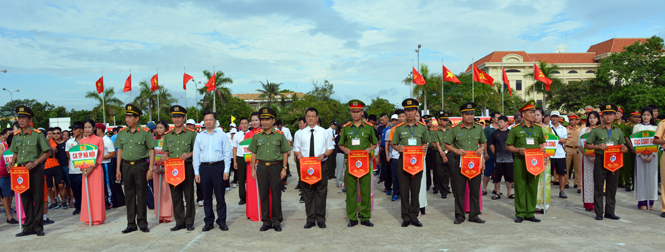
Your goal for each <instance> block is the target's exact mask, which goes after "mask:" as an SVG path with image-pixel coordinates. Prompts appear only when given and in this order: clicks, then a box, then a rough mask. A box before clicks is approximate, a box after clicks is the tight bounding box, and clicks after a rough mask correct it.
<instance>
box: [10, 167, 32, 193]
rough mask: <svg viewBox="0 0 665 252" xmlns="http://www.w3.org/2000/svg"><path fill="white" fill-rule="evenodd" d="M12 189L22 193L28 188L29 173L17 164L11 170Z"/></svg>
mask: <svg viewBox="0 0 665 252" xmlns="http://www.w3.org/2000/svg"><path fill="white" fill-rule="evenodd" d="M11 178H12V190H13V191H15V192H17V193H18V194H22V193H24V192H25V191H27V190H28V189H30V174H29V173H28V169H26V168H25V167H23V166H17V167H14V168H12V170H11Z"/></svg>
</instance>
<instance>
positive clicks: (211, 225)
mask: <svg viewBox="0 0 665 252" xmlns="http://www.w3.org/2000/svg"><path fill="white" fill-rule="evenodd" d="M213 228H215V226H214V225H213V224H210V225H204V226H203V228H202V229H201V231H203V232H208V231H210V230H212V229H213Z"/></svg>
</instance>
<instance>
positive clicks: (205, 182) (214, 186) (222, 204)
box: [199, 162, 226, 225]
mask: <svg viewBox="0 0 665 252" xmlns="http://www.w3.org/2000/svg"><path fill="white" fill-rule="evenodd" d="M199 175H200V177H201V187H202V191H203V212H204V213H205V218H203V222H204V223H205V224H206V225H212V223H213V221H215V212H214V211H213V210H212V193H213V192H214V193H215V200H217V209H216V210H217V220H216V221H215V222H217V224H226V200H224V193H226V187H225V186H224V162H222V163H221V164H219V165H213V166H210V165H208V164H204V163H201V166H200V167H199Z"/></svg>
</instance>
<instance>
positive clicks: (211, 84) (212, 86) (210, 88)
mask: <svg viewBox="0 0 665 252" xmlns="http://www.w3.org/2000/svg"><path fill="white" fill-rule="evenodd" d="M206 87H207V88H208V92H210V91H213V90H215V88H216V87H217V85H215V73H212V77H210V79H209V80H208V83H206Z"/></svg>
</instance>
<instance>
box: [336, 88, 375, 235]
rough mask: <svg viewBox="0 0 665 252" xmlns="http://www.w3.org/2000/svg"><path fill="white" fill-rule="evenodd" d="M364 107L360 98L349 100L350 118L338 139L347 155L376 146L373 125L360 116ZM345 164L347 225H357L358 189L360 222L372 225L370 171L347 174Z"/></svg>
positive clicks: (372, 149)
mask: <svg viewBox="0 0 665 252" xmlns="http://www.w3.org/2000/svg"><path fill="white" fill-rule="evenodd" d="M364 107H365V103H363V102H362V101H360V100H356V99H353V100H350V101H349V108H350V111H351V119H352V120H351V122H348V123H346V124H344V126H342V131H341V132H340V140H339V149H340V150H342V152H344V154H346V155H349V153H351V151H352V150H365V151H366V152H367V153H371V152H372V151H374V148H376V144H377V141H376V134H375V133H374V127H372V126H371V125H370V124H368V123H366V122H364V121H363V118H362V115H363V108H364ZM346 165H347V167H346V173H345V174H346V175H345V181H346V215H347V216H348V217H349V224H348V225H347V226H348V227H353V226H355V225H358V210H357V209H358V203H357V198H358V190H360V224H362V225H364V226H368V227H373V226H374V224H373V223H372V222H370V221H369V218H370V214H371V210H372V208H371V205H370V188H371V187H370V186H371V184H370V183H371V177H370V176H371V175H370V173H371V172H370V173H368V174H366V175H365V176H362V177H361V178H359V179H358V178H356V177H354V176H353V175H351V174H349V167H348V165H349V162H346ZM358 183H360V188H358V187H357V186H356V184H358Z"/></svg>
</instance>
